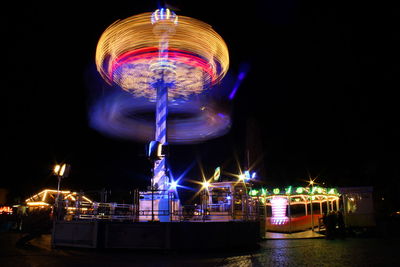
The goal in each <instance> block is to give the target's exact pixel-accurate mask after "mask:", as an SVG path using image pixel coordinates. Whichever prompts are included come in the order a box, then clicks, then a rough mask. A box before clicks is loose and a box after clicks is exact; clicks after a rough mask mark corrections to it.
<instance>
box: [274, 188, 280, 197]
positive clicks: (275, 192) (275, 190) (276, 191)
mask: <svg viewBox="0 0 400 267" xmlns="http://www.w3.org/2000/svg"><path fill="white" fill-rule="evenodd" d="M272 192H274V194H275V195H277V194H279V193H280V192H281V190H280V189H279V188H274V190H272Z"/></svg>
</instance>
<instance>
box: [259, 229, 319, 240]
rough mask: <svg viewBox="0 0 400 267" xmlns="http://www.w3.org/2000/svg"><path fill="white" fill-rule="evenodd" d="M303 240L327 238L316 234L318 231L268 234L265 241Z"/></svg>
mask: <svg viewBox="0 0 400 267" xmlns="http://www.w3.org/2000/svg"><path fill="white" fill-rule="evenodd" d="M303 238H325V236H324V235H322V234H320V233H318V232H316V231H311V230H307V231H302V232H297V233H291V234H286V233H274V232H266V234H265V239H303Z"/></svg>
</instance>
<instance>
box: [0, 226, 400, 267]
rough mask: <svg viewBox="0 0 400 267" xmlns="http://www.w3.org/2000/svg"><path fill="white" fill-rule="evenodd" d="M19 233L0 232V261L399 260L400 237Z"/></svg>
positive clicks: (67, 263) (30, 263)
mask: <svg viewBox="0 0 400 267" xmlns="http://www.w3.org/2000/svg"><path fill="white" fill-rule="evenodd" d="M20 235H21V234H19V233H0V246H1V250H0V266H4V267H6V266H7V267H8V266H44V267H45V266H56V267H64V266H85V267H87V266H174V267H175V266H189V267H195V266H341V267H343V266H400V259H399V251H400V239H398V238H397V239H396V238H394V239H381V238H346V239H335V240H326V239H277V240H263V241H261V242H260V243H259V247H258V248H256V249H254V250H249V251H224V252H221V251H192V252H181V251H168V252H165V251H148V250H147V251H133V250H106V251H98V250H90V249H72V248H63V249H60V248H58V249H52V248H51V246H50V235H43V236H41V237H40V238H37V239H35V240H32V241H31V242H30V245H27V246H25V247H16V246H15V242H16V241H17V240H18V238H19V237H20Z"/></svg>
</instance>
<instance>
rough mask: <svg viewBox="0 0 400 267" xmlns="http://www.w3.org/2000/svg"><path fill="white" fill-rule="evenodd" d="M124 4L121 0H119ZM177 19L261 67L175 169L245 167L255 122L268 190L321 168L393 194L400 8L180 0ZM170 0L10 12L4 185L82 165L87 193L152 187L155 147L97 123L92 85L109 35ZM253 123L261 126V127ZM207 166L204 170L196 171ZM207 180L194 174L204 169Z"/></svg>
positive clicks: (47, 180) (339, 179)
mask: <svg viewBox="0 0 400 267" xmlns="http://www.w3.org/2000/svg"><path fill="white" fill-rule="evenodd" d="M117 2H118V1H117ZM168 3H169V4H170V5H171V6H173V7H175V8H176V9H179V10H177V11H176V12H177V14H178V15H179V14H181V15H185V16H190V17H194V18H197V19H200V20H203V21H205V22H207V23H209V24H211V25H212V26H213V27H214V29H215V30H216V31H217V32H218V33H219V34H220V35H221V36H222V37H223V38H224V40H225V41H226V43H227V44H228V47H229V50H230V57H231V67H230V70H231V72H232V75H235V74H236V75H237V73H238V71H239V69H240V66H242V65H243V64H248V65H249V66H250V71H249V73H248V75H247V77H246V79H245V80H244V82H243V84H242V85H241V87H240V89H239V91H238V93H237V95H236V98H235V99H234V101H233V103H232V107H233V126H232V129H231V131H230V132H229V134H227V135H226V136H224V137H221V138H218V139H215V140H212V141H210V142H207V143H204V144H198V145H188V146H173V147H172V148H171V156H172V159H171V164H172V167H173V169H174V170H175V172H176V173H179V172H181V171H182V170H183V169H184V168H185V167H186V166H187V165H189V164H190V163H192V162H194V161H196V158H201V159H202V162H203V165H204V167H205V169H206V171H207V172H208V173H209V174H211V172H212V170H213V169H214V168H215V167H216V166H218V165H223V166H226V169H227V170H228V171H231V172H234V171H236V170H235V167H234V164H233V162H234V155H235V154H236V155H238V157H239V158H240V159H241V160H242V161H243V160H244V155H245V153H244V149H245V144H246V125H247V123H248V120H249V119H251V121H253V122H256V123H255V125H257V127H256V128H254V130H252V131H259V133H260V134H259V135H258V136H260V140H258V141H257V142H256V143H257V144H259V146H260V147H262V152H263V153H264V158H263V160H262V164H260V166H263V167H264V168H265V177H263V180H264V181H265V182H266V183H267V184H269V185H275V184H276V185H286V184H300V183H302V180H306V179H307V178H308V175H310V176H312V177H315V176H318V177H319V178H318V180H319V181H321V182H322V181H325V182H326V183H327V184H330V185H333V186H358V185H372V186H375V188H376V190H377V191H378V192H380V194H382V195H388V196H389V197H390V196H391V197H392V198H393V199H394V192H395V189H396V188H398V187H399V186H400V182H399V180H400V179H399V178H400V177H399V174H400V172H399V163H398V159H399V157H398V155H397V151H398V144H399V141H398V139H399V128H398V126H397V124H398V113H399V112H398V104H397V102H398V98H397V97H396V93H397V90H398V89H399V82H398V78H399V72H400V63H399V62H400V61H399V59H400V58H399V52H398V50H399V49H398V47H399V39H400V32H399V27H398V23H397V21H398V17H399V8H398V7H394V6H392V7H389V6H383V5H382V6H380V5H378V4H377V3H375V4H374V5H372V4H368V3H367V2H362V3H357V4H356V3H352V4H349V3H338V2H332V1H331V2H329V3H327V2H323V1H322V2H321V1H303V2H301V1H295V0H285V1H242V2H241V3H239V2H237V1H232V2H230V1H208V0H207V1H169V2H168ZM156 8H157V1H129V2H128V1H127V2H124V3H122V2H118V3H114V2H113V3H108V4H100V3H99V2H98V1H96V2H92V4H88V3H86V2H85V5H82V3H81V4H78V2H77V3H72V2H68V1H66V2H63V3H62V4H61V3H55V2H54V3H53V4H52V5H45V4H42V3H40V2H38V1H34V2H31V3H30V4H26V5H22V4H21V5H17V6H15V5H14V6H13V7H9V8H6V9H3V11H2V15H1V16H2V24H3V25H4V27H3V29H2V31H4V33H3V36H6V38H5V39H4V41H3V44H4V45H5V47H4V48H3V49H4V50H3V57H5V59H6V60H5V64H4V66H5V67H6V71H5V74H4V76H5V77H6V83H4V84H2V89H3V90H2V92H3V93H4V94H5V95H6V98H5V99H6V104H7V105H6V114H7V124H6V127H5V128H4V130H3V131H4V132H5V133H6V137H5V138H4V139H3V142H4V147H5V148H6V149H5V153H6V158H7V160H6V162H5V166H4V167H3V170H5V171H4V172H3V173H4V174H3V175H2V176H3V177H2V179H1V183H0V187H3V186H4V187H7V188H10V189H11V190H12V191H13V192H16V193H15V194H16V195H18V194H20V195H21V194H22V195H29V194H30V193H32V192H34V191H35V190H38V189H41V188H43V187H54V186H55V184H56V180H55V178H54V177H53V176H51V168H52V165H53V164H54V163H56V162H60V161H67V162H69V163H71V165H72V173H71V177H70V178H68V179H66V180H65V182H64V183H65V186H70V187H73V188H74V189H76V190H79V189H84V190H94V189H99V188H103V187H107V188H115V189H127V188H134V187H136V186H144V185H145V184H146V181H147V179H148V176H149V175H150V170H149V168H150V164H149V163H148V162H147V160H146V159H145V158H144V148H143V144H140V143H135V142H127V141H121V140H115V139H111V138H109V137H105V136H103V135H101V134H100V133H98V132H96V131H94V130H93V129H91V128H89V126H88V121H87V109H88V106H89V101H90V99H89V93H88V91H89V89H90V87H91V86H92V85H91V84H92V83H93V82H95V80H96V79H100V78H99V75H98V74H97V73H96V71H95V67H94V54H95V49H96V43H97V41H98V38H99V37H100V35H101V33H102V32H103V31H104V29H105V28H106V27H107V26H108V25H110V24H111V23H112V22H114V21H115V20H117V19H123V18H126V17H128V16H131V15H135V14H138V13H142V12H147V11H152V10H154V9H156ZM252 129H253V128H252ZM196 173H198V172H197V167H195V168H194V171H193V173H192V174H191V175H192V176H196ZM192 178H195V177H192Z"/></svg>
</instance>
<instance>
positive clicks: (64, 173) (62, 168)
mask: <svg viewBox="0 0 400 267" xmlns="http://www.w3.org/2000/svg"><path fill="white" fill-rule="evenodd" d="M70 170H71V165H69V164H66V163H64V164H62V165H60V164H56V165H55V166H54V169H53V173H54V174H55V175H56V176H57V179H58V184H57V197H56V203H55V206H56V207H57V208H58V207H59V205H58V204H59V203H58V202H59V198H60V184H61V179H62V178H65V177H68V175H69V172H70Z"/></svg>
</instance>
